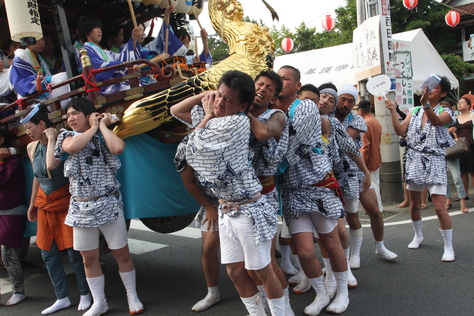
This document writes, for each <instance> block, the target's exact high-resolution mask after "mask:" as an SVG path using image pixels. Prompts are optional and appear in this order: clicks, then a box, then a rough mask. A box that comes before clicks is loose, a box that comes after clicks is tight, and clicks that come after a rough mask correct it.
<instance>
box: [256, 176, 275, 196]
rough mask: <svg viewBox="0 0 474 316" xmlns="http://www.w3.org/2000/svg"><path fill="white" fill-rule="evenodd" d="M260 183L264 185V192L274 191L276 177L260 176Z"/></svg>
mask: <svg viewBox="0 0 474 316" xmlns="http://www.w3.org/2000/svg"><path fill="white" fill-rule="evenodd" d="M258 179H259V180H260V184H261V185H262V192H261V193H262V194H267V193H270V192H272V191H273V189H274V188H275V177H274V176H269V177H258Z"/></svg>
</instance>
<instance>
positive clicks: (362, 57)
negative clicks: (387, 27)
mask: <svg viewBox="0 0 474 316" xmlns="http://www.w3.org/2000/svg"><path fill="white" fill-rule="evenodd" d="M352 43H353V46H352V47H353V59H354V74H355V78H356V80H357V81H361V80H363V79H366V78H368V77H372V76H375V75H378V74H381V73H382V56H381V55H380V54H381V52H380V15H377V16H374V17H371V18H370V19H367V20H365V21H364V23H362V24H361V25H359V26H358V27H357V28H356V29H355V30H354V32H353V39H352Z"/></svg>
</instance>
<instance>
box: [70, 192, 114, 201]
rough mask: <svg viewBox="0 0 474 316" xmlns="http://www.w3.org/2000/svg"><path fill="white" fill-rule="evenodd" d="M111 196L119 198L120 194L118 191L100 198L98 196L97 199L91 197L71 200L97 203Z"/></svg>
mask: <svg viewBox="0 0 474 316" xmlns="http://www.w3.org/2000/svg"><path fill="white" fill-rule="evenodd" d="M111 195H114V196H119V195H120V192H119V191H115V192H112V193H110V194H107V195H102V196H98V197H91V198H78V197H73V199H74V201H77V202H90V201H97V200H98V199H100V198H103V197H106V196H111Z"/></svg>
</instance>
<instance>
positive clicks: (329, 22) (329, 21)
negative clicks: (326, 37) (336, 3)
mask: <svg viewBox="0 0 474 316" xmlns="http://www.w3.org/2000/svg"><path fill="white" fill-rule="evenodd" d="M335 25H336V21H335V20H334V18H333V17H332V16H330V15H326V16H325V17H324V18H323V28H324V29H325V30H326V31H331V30H332V29H333V28H334V26H335Z"/></svg>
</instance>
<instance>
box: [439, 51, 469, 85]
mask: <svg viewBox="0 0 474 316" xmlns="http://www.w3.org/2000/svg"><path fill="white" fill-rule="evenodd" d="M441 58H443V60H444V62H445V63H446V65H448V67H449V69H450V70H451V71H452V72H453V74H454V76H456V78H457V79H458V80H459V90H460V91H464V87H465V83H464V76H465V75H467V74H469V73H473V72H474V65H473V64H470V63H466V62H465V61H464V60H463V59H462V58H461V57H460V56H458V55H454V54H442V55H441Z"/></svg>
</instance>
